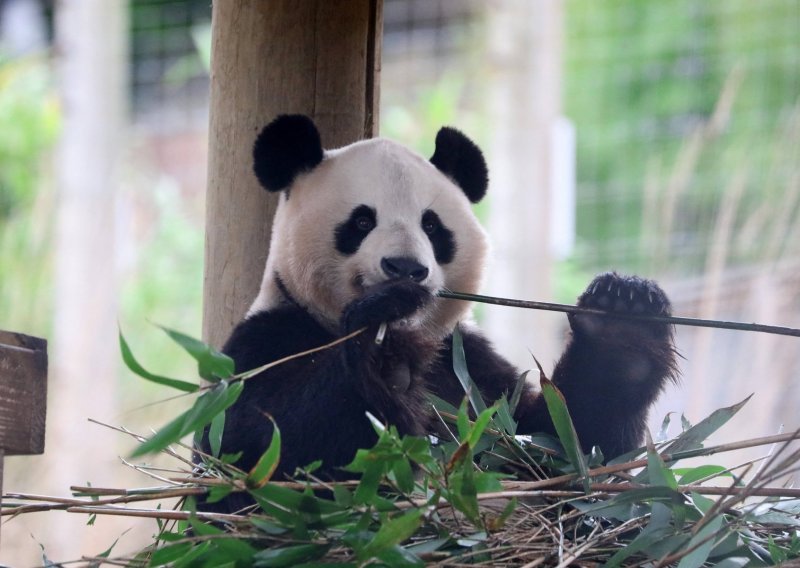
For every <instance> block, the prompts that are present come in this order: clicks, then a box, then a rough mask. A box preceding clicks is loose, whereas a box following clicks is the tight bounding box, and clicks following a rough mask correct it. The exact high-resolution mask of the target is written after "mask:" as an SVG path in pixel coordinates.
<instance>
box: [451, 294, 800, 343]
mask: <svg viewBox="0 0 800 568" xmlns="http://www.w3.org/2000/svg"><path fill="white" fill-rule="evenodd" d="M439 296H440V297H442V298H449V299H451V300H465V301H468V302H481V303H483V304H494V305H497V306H508V307H511V308H526V309H530V310H545V311H550V312H568V313H575V314H591V315H597V316H608V317H614V318H620V319H630V320H639V321H654V322H661V323H669V324H672V325H689V326H694V327H713V328H719V329H735V330H738V331H757V332H761V333H772V334H775V335H789V336H792V337H800V329H795V328H792V327H783V326H778V325H764V324H759V323H741V322H735V321H719V320H708V319H699V318H684V317H677V316H655V315H643V314H629V313H618V312H607V311H605V310H598V309H594V308H581V307H578V306H572V305H569V304H556V303H552V302H535V301H530V300H512V299H509V298H497V297H495V296H482V295H479V294H464V293H462V292H450V291H441V292H439Z"/></svg>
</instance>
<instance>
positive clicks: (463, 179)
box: [431, 126, 489, 203]
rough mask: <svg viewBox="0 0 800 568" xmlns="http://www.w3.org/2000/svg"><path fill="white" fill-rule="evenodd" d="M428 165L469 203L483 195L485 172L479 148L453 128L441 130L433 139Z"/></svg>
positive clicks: (486, 179) (486, 184)
mask: <svg viewBox="0 0 800 568" xmlns="http://www.w3.org/2000/svg"><path fill="white" fill-rule="evenodd" d="M431 163H432V164H433V165H434V166H436V167H437V168H438V169H439V170H440V171H441V172H442V173H444V174H445V175H447V176H448V177H450V178H451V179H452V180H453V181H455V182H456V183H457V184H458V185H459V187H461V189H462V190H463V191H464V193H465V194H466V195H467V197H468V198H469V200H470V201H471V202H472V203H477V202H478V201H480V200H481V199H483V196H484V195H486V187H487V186H488V185H489V170H488V169H487V168H486V160H484V159H483V154H482V153H481V150H480V148H478V147H477V146H476V145H475V143H474V142H473V141H472V140H470V139H469V138H467V137H466V136H464V134H462V133H461V132H459V131H458V130H456V129H455V128H450V127H447V126H445V127H444V128H442V129H441V130H439V133H438V134H437V135H436V150H435V151H434V153H433V156H432V157H431Z"/></svg>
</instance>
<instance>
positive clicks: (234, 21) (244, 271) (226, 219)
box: [203, 0, 382, 347]
mask: <svg viewBox="0 0 800 568" xmlns="http://www.w3.org/2000/svg"><path fill="white" fill-rule="evenodd" d="M381 32H382V0H217V1H216V2H214V6H213V15H212V60H211V109H210V125H209V166H208V168H209V169H208V190H207V196H206V253H205V281H204V292H203V296H204V302H203V303H204V307H203V337H204V339H205V340H206V341H207V342H209V343H211V344H212V345H214V346H216V347H220V346H221V345H222V343H223V342H224V341H225V339H226V338H227V336H228V334H229V333H230V330H231V328H232V327H233V326H234V325H235V324H236V323H237V322H238V321H239V320H241V318H242V317H243V316H244V314H245V312H246V311H247V308H248V307H249V305H250V303H251V302H252V301H253V299H254V298H255V296H256V294H257V292H258V289H259V285H260V282H261V275H262V271H263V269H264V261H265V260H266V257H267V252H268V250H269V239H270V231H271V226H272V216H273V214H274V212H275V207H276V204H277V199H276V197H275V196H272V195H268V194H267V192H266V191H264V190H263V189H261V188H260V186H259V185H258V183H257V181H256V179H255V177H254V176H253V173H252V156H251V149H252V143H253V140H254V139H255V136H256V134H257V133H258V132H259V130H260V129H261V127H263V126H264V125H265V124H266V123H267V122H269V121H270V120H271V119H273V118H274V117H275V116H277V115H279V114H284V113H302V114H307V115H309V116H311V117H312V118H313V119H314V120H315V122H316V123H317V126H318V127H319V129H320V132H321V134H322V142H323V145H324V146H325V147H327V148H334V147H337V146H342V145H345V144H349V143H350V142H354V141H356V140H360V139H363V138H365V137H371V136H374V135H376V134H377V130H378V102H379V93H378V87H379V74H380V45H381Z"/></svg>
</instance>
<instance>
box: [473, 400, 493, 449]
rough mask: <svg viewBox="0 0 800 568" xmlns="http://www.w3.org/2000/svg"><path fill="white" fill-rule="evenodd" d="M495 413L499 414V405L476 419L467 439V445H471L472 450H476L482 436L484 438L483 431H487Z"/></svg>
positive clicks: (485, 411)
mask: <svg viewBox="0 0 800 568" xmlns="http://www.w3.org/2000/svg"><path fill="white" fill-rule="evenodd" d="M495 412H497V405H494V406H491V407H489V408H486V409H485V410H484V411H483V412H481V413H480V414H479V415H478V417H477V418H476V419H475V422H473V423H472V427H471V428H470V430H469V435H468V437H467V443H468V444H469V447H470V448H472V449H475V446H476V445H477V443H478V441H479V440H480V439H481V436H483V431H484V430H486V427H487V426H488V425H489V421H490V420H491V419H492V416H493V415H494V413H495Z"/></svg>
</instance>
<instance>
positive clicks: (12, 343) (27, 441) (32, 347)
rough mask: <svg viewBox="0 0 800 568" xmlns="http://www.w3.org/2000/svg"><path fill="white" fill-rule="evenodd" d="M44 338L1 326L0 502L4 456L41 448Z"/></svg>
mask: <svg viewBox="0 0 800 568" xmlns="http://www.w3.org/2000/svg"><path fill="white" fill-rule="evenodd" d="M46 412H47V341H45V340H44V339H40V338H38V337H31V336H29V335H23V334H21V333H13V332H10V331H2V330H0V504H2V496H3V461H4V460H5V456H20V455H31V454H41V453H43V452H44V425H45V415H46Z"/></svg>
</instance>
